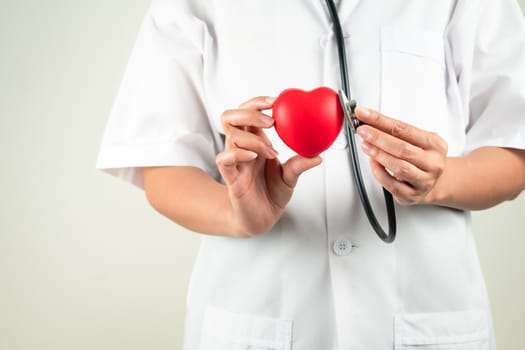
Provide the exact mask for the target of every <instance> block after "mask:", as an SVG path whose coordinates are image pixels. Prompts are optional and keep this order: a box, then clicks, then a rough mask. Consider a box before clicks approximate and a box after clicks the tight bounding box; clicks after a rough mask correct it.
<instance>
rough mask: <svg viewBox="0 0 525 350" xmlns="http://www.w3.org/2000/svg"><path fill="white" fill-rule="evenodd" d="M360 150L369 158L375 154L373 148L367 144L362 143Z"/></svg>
mask: <svg viewBox="0 0 525 350" xmlns="http://www.w3.org/2000/svg"><path fill="white" fill-rule="evenodd" d="M361 148H362V149H363V151H364V152H365V153H366V154H368V155H369V156H373V155H374V154H375V148H374V146H372V145H371V144H369V143H368V142H363V143H362V144H361Z"/></svg>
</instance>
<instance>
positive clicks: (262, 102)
mask: <svg viewBox="0 0 525 350" xmlns="http://www.w3.org/2000/svg"><path fill="white" fill-rule="evenodd" d="M275 100H276V98H275V97H270V96H257V97H254V98H251V99H249V100H248V101H246V102H243V103H241V105H240V106H239V108H248V109H258V110H260V111H262V110H265V109H270V108H272V106H273V103H274V102H275Z"/></svg>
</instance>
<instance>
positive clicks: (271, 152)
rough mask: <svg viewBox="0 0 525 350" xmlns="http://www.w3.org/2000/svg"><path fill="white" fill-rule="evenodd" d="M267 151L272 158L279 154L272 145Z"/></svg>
mask: <svg viewBox="0 0 525 350" xmlns="http://www.w3.org/2000/svg"><path fill="white" fill-rule="evenodd" d="M268 151H269V152H270V155H271V156H272V158H277V156H278V155H279V152H277V151H276V150H275V148H273V147H271V148H269V149H268Z"/></svg>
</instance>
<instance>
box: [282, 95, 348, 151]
mask: <svg viewBox="0 0 525 350" xmlns="http://www.w3.org/2000/svg"><path fill="white" fill-rule="evenodd" d="M272 115H273V119H274V120H275V123H274V126H275V130H276V131H277V134H278V135H279V137H281V139H282V140H283V141H284V143H285V144H286V145H287V146H288V147H290V148H291V149H293V150H294V151H295V152H297V153H298V154H300V155H302V156H304V157H315V156H317V155H318V154H319V153H321V152H323V151H324V150H326V149H327V148H328V147H330V146H331V145H332V143H333V142H334V141H335V139H336V138H337V135H338V134H339V131H340V130H341V127H342V125H343V120H344V114H343V109H342V108H341V105H340V103H339V96H338V95H337V93H336V92H335V91H334V90H332V89H330V88H327V87H320V88H317V89H314V90H311V91H304V90H300V89H287V90H284V91H283V92H281V94H280V95H279V96H278V97H277V100H275V102H274V104H273V113H272Z"/></svg>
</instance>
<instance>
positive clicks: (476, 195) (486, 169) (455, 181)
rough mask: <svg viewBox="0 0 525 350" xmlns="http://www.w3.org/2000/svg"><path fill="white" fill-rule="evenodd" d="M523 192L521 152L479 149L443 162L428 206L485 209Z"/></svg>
mask: <svg viewBox="0 0 525 350" xmlns="http://www.w3.org/2000/svg"><path fill="white" fill-rule="evenodd" d="M524 188H525V150H517V149H510V148H501V147H483V148H479V149H477V150H475V151H473V152H472V153H470V154H468V155H466V156H464V157H458V158H450V157H449V158H447V160H446V166H445V170H444V172H443V174H442V175H441V177H440V178H439V180H438V181H437V183H436V186H435V187H434V189H433V190H432V191H431V192H430V194H429V196H428V198H429V202H431V203H433V204H438V205H443V206H447V207H453V208H458V209H470V210H481V209H487V208H490V207H492V206H495V205H496V204H499V203H501V202H503V201H506V200H512V199H514V198H516V197H517V196H518V195H519V194H520V193H521V191H522V190H523V189H524Z"/></svg>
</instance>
